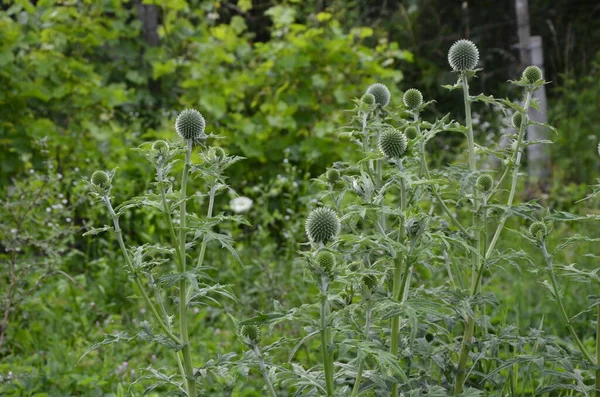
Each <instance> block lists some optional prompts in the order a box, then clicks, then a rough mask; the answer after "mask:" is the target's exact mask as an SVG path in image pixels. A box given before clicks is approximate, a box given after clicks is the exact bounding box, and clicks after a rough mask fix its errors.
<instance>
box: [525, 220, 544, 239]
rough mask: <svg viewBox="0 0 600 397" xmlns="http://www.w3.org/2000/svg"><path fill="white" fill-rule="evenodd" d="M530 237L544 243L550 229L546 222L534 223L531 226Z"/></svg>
mask: <svg viewBox="0 0 600 397" xmlns="http://www.w3.org/2000/svg"><path fill="white" fill-rule="evenodd" d="M529 235H530V236H531V237H533V238H534V239H536V240H538V241H542V240H544V239H545V238H546V236H547V235H548V227H547V226H546V224H545V223H544V222H533V223H532V224H531V226H529Z"/></svg>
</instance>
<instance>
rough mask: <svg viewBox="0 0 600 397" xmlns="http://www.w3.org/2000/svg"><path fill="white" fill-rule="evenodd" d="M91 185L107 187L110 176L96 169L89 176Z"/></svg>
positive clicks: (101, 187)
mask: <svg viewBox="0 0 600 397" xmlns="http://www.w3.org/2000/svg"><path fill="white" fill-rule="evenodd" d="M90 181H91V182H92V185H94V186H96V187H97V188H100V189H108V188H109V187H110V177H109V176H108V174H107V173H106V172H104V171H96V172H94V173H93V174H92V177H91V178H90Z"/></svg>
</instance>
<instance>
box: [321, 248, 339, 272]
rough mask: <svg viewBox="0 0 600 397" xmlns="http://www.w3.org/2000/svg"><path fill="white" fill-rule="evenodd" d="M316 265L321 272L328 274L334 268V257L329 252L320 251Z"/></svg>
mask: <svg viewBox="0 0 600 397" xmlns="http://www.w3.org/2000/svg"><path fill="white" fill-rule="evenodd" d="M316 261H317V264H318V265H319V267H320V268H321V269H323V271H325V272H326V273H330V272H331V271H332V270H333V267H334V266H335V256H333V254H332V253H331V252H327V251H321V252H319V254H318V255H317V258H316Z"/></svg>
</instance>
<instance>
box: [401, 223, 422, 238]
mask: <svg viewBox="0 0 600 397" xmlns="http://www.w3.org/2000/svg"><path fill="white" fill-rule="evenodd" d="M404 227H405V229H406V235H407V236H408V237H409V238H413V237H415V236H416V235H417V234H418V233H419V229H420V228H421V223H420V222H419V220H418V219H417V218H410V219H409V220H408V221H407V222H406V225H404Z"/></svg>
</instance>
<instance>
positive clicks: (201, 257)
mask: <svg viewBox="0 0 600 397" xmlns="http://www.w3.org/2000/svg"><path fill="white" fill-rule="evenodd" d="M215 183H216V182H215ZM215 193H216V189H215V185H214V183H213V184H212V185H211V186H210V191H209V193H208V211H207V213H206V218H207V219H208V218H212V214H213V207H214V205H215ZM206 244H207V240H206V235H205V236H204V237H203V238H202V246H201V247H200V255H198V262H197V263H196V267H200V266H202V264H203V263H204V255H205V253H206Z"/></svg>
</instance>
